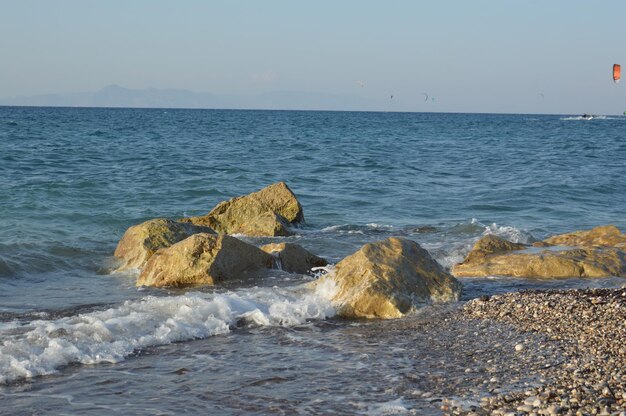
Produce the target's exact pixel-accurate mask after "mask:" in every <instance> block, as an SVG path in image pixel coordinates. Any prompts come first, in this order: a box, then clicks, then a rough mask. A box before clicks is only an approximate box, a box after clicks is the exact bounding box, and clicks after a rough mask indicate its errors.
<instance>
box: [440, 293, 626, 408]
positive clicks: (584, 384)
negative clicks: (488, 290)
mask: <svg viewBox="0 0 626 416" xmlns="http://www.w3.org/2000/svg"><path fill="white" fill-rule="evenodd" d="M463 315H464V316H465V317H467V318H470V319H480V320H490V321H498V322H501V323H505V324H509V325H513V326H514V327H515V328H517V329H518V330H520V331H521V332H522V333H525V332H526V333H531V332H532V333H538V334H542V335H544V336H545V337H546V338H547V341H546V342H547V344H546V348H548V347H551V346H552V347H556V348H558V350H559V351H560V353H561V356H562V357H563V358H562V359H561V362H560V363H559V365H554V366H547V367H546V368H544V369H543V370H542V371H541V376H542V377H541V378H542V379H543V380H545V384H543V385H541V386H538V387H533V388H530V389H527V390H525V391H523V392H512V393H508V394H498V395H493V396H485V397H482V398H481V400H480V407H479V408H478V409H474V410H473V411H467V410H466V409H463V408H460V407H459V408H456V409H452V408H450V409H448V410H449V411H450V413H451V414H479V415H488V414H489V415H491V414H496V415H497V414H501V415H502V414H538V415H556V414H572V415H573V414H598V415H613V414H615V415H617V414H619V415H624V414H626V412H625V411H624V410H625V409H626V327H625V326H624V322H626V289H624V288H622V289H587V290H581V289H578V290H560V291H556V290H554V291H526V292H517V293H507V294H504V295H496V296H492V297H483V298H480V299H474V300H472V301H470V302H468V303H466V304H465V306H464V308H463ZM550 343H552V344H553V345H549V344H550ZM516 347H517V346H516ZM516 351H517V352H518V354H524V349H523V348H516ZM620 411H621V413H620Z"/></svg>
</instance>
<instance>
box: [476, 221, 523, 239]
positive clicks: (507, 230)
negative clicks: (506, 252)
mask: <svg viewBox="0 0 626 416" xmlns="http://www.w3.org/2000/svg"><path fill="white" fill-rule="evenodd" d="M488 234H493V235H497V236H498V237H502V238H505V239H507V240H509V241H512V242H514V243H524V244H528V242H529V241H530V235H529V234H528V233H526V232H524V231H522V230H520V229H519V228H515V227H510V226H499V225H497V224H496V223H495V222H494V223H492V224H491V225H488V226H485V231H483V235H488Z"/></svg>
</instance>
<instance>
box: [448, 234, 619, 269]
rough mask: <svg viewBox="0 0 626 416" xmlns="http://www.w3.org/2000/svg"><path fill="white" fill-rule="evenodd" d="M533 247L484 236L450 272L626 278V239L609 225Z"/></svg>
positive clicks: (558, 237) (548, 240)
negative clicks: (625, 249) (625, 276)
mask: <svg viewBox="0 0 626 416" xmlns="http://www.w3.org/2000/svg"><path fill="white" fill-rule="evenodd" d="M533 247H534V248H530V247H529V246H528V245H524V244H519V243H513V242H510V241H507V240H505V239H503V238H501V237H497V236H494V235H486V236H484V237H482V238H481V239H480V240H478V242H476V244H474V247H473V248H472V250H471V251H470V252H469V253H468V255H467V256H466V258H465V260H464V261H463V262H462V263H459V264H456V265H454V267H452V270H451V273H452V275H454V276H456V277H476V276H494V275H495V276H512V277H527V278H534V277H540V278H565V277H608V276H624V275H626V252H625V251H624V247H626V236H625V235H624V234H622V233H621V232H620V231H619V229H617V228H616V227H614V226H611V225H606V226H600V227H596V228H593V229H591V230H583V231H575V232H573V233H568V234H560V235H556V236H553V237H550V238H548V239H546V240H544V241H542V242H537V243H535V244H533Z"/></svg>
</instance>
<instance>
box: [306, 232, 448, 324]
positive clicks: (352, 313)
mask: <svg viewBox="0 0 626 416" xmlns="http://www.w3.org/2000/svg"><path fill="white" fill-rule="evenodd" d="M329 279H330V280H332V281H333V282H334V283H335V285H336V293H335V294H334V296H333V299H332V300H333V302H334V303H335V304H336V305H337V307H338V314H339V315H340V316H343V317H347V318H398V317H401V316H403V315H404V314H406V313H407V312H409V311H411V310H412V309H414V308H415V307H416V306H417V305H418V304H420V303H428V302H431V301H436V302H438V301H452V300H458V299H459V297H460V294H461V284H460V283H459V282H458V281H457V280H456V279H455V278H454V277H452V276H451V275H450V274H448V273H447V272H446V271H445V270H444V269H443V268H442V267H441V266H440V265H439V263H437V262H436V261H435V260H433V258H432V257H431V256H430V254H429V253H428V252H427V251H426V250H424V249H423V248H421V247H420V246H419V245H418V244H417V243H415V242H414V241H411V240H407V239H403V238H388V239H386V240H383V241H379V242H376V243H370V244H366V245H364V246H363V247H362V248H361V249H360V250H359V251H357V252H356V253H354V254H352V255H350V256H348V257H346V258H345V259H343V260H342V261H340V262H339V263H338V264H337V265H336V267H335V270H334V271H332V272H331V273H329V274H327V275H325V276H323V277H322V278H320V279H319V280H318V281H317V282H316V284H317V285H322V284H327V283H328V280H329Z"/></svg>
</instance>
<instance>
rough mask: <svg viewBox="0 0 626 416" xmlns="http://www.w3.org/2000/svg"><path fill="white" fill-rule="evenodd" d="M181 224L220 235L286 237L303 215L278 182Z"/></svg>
mask: <svg viewBox="0 0 626 416" xmlns="http://www.w3.org/2000/svg"><path fill="white" fill-rule="evenodd" d="M181 221H184V222H190V223H193V224H196V225H201V226H207V227H210V228H212V229H214V230H215V231H217V232H218V233H220V234H244V235H248V236H286V235H289V234H290V232H289V226H290V225H292V224H297V223H300V222H302V221H304V214H303V212H302V206H301V205H300V202H298V200H297V199H296V196H295V195H294V194H293V192H291V189H289V187H288V186H287V184H285V183H284V182H278V183H275V184H273V185H270V186H268V187H266V188H263V189H262V190H260V191H258V192H254V193H251V194H250V195H246V196H240V197H237V198H233V199H230V200H228V201H224V202H221V203H220V204H218V205H217V206H216V207H215V208H213V210H212V211H211V212H209V213H208V214H206V215H202V216H199V217H191V218H183V219H182V220H181Z"/></svg>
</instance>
